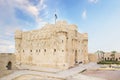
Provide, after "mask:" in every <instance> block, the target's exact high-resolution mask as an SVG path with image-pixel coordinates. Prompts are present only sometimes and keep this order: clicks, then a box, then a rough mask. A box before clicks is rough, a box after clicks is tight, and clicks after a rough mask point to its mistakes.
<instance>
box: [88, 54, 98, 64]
mask: <svg viewBox="0 0 120 80" xmlns="http://www.w3.org/2000/svg"><path fill="white" fill-rule="evenodd" d="M88 60H89V62H97V61H98V59H97V55H96V54H92V53H91V54H88Z"/></svg>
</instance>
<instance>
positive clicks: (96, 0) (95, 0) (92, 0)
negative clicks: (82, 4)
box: [88, 0, 98, 4]
mask: <svg viewBox="0 0 120 80" xmlns="http://www.w3.org/2000/svg"><path fill="white" fill-rule="evenodd" d="M88 2H90V3H94V4H96V3H97V2H98V0H88Z"/></svg>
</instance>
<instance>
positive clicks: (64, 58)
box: [15, 21, 88, 69]
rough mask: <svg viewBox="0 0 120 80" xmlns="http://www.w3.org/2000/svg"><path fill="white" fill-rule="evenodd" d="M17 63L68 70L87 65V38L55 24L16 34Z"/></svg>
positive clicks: (71, 27) (72, 27)
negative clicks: (79, 65) (77, 65)
mask: <svg viewBox="0 0 120 80" xmlns="http://www.w3.org/2000/svg"><path fill="white" fill-rule="evenodd" d="M15 48H16V52H15V55H16V64H17V65H19V66H20V65H32V66H40V67H49V68H59V69H68V68H70V67H73V66H75V65H76V64H81V63H88V35H87V33H83V34H82V33H79V32H78V30H77V26H76V25H73V24H67V22H65V21H58V22H56V24H46V25H45V26H44V27H43V28H41V29H38V30H32V31H26V32H23V31H20V30H17V31H16V33H15Z"/></svg>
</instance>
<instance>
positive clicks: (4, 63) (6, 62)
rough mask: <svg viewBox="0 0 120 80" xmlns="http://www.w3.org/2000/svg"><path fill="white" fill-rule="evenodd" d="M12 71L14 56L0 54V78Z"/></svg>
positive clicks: (11, 54)
mask: <svg viewBox="0 0 120 80" xmlns="http://www.w3.org/2000/svg"><path fill="white" fill-rule="evenodd" d="M8 69H9V70H8ZM13 69H15V55H14V54H13V53H0V77H2V76H5V75H7V74H10V73H11V72H13V71H12V70H13Z"/></svg>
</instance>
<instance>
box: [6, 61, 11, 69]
mask: <svg viewBox="0 0 120 80" xmlns="http://www.w3.org/2000/svg"><path fill="white" fill-rule="evenodd" d="M6 67H7V70H11V69H12V62H11V61H9V62H8V64H7V66H6Z"/></svg>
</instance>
